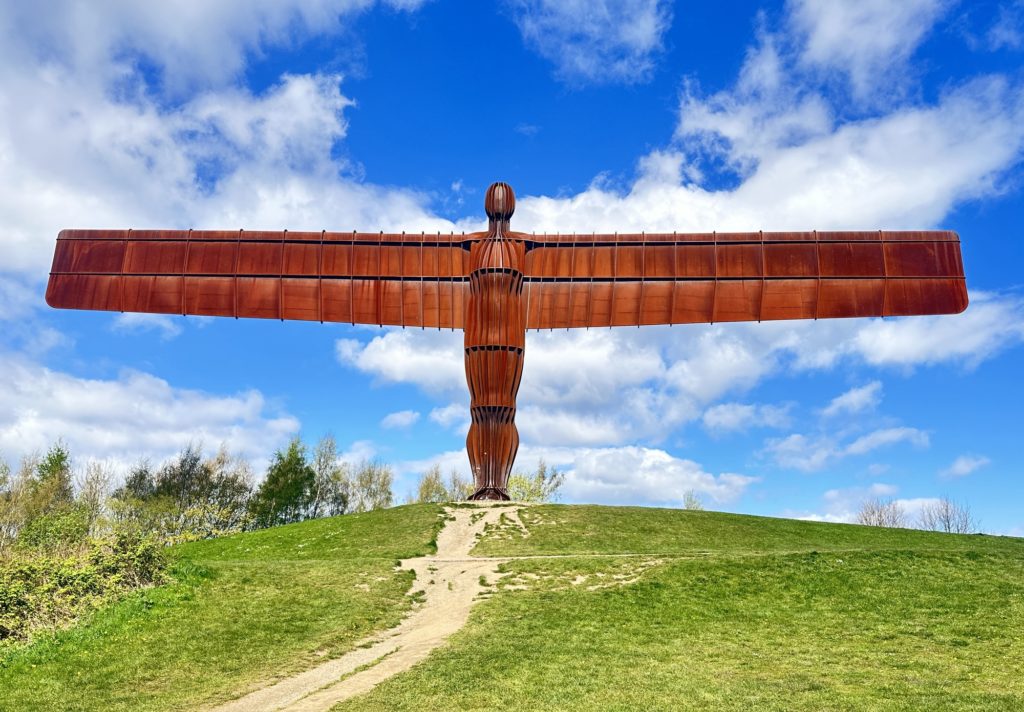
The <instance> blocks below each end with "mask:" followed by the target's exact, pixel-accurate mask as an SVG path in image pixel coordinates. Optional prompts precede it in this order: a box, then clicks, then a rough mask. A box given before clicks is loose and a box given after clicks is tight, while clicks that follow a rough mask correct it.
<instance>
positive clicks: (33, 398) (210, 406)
mask: <svg viewBox="0 0 1024 712" xmlns="http://www.w3.org/2000/svg"><path fill="white" fill-rule="evenodd" d="M0 392H2V393H3V394H4V397H3V399H0V451H2V452H3V453H4V454H5V455H6V456H8V457H20V456H23V455H25V454H28V453H31V452H33V451H42V450H45V449H46V448H47V447H49V446H50V445H51V444H52V443H53V442H54V441H55V440H57V439H58V438H63V439H64V440H65V441H66V442H67V443H68V445H69V447H70V449H71V451H72V452H73V453H74V454H75V456H76V457H81V458H84V459H95V460H109V461H112V462H116V463H117V464H119V465H121V466H125V465H127V464H129V463H131V462H132V461H134V460H136V459H137V458H139V457H140V456H143V455H145V456H147V457H151V458H153V459H154V460H155V461H159V460H161V459H164V458H167V457H170V456H171V455H173V454H174V453H175V452H177V451H178V450H180V449H181V448H182V447H183V446H185V445H187V444H188V443H189V442H197V443H199V442H201V443H203V444H205V445H206V446H208V447H216V446H218V445H220V444H221V443H226V444H228V446H229V447H230V448H231V450H232V452H234V453H237V454H239V455H242V456H245V457H246V458H248V459H249V460H251V461H252V462H253V463H254V465H256V466H257V469H256V471H260V469H261V468H260V465H261V464H263V463H265V462H266V461H267V460H268V458H269V457H270V454H271V453H272V452H273V450H274V449H275V448H276V447H278V446H280V445H281V444H282V443H284V442H286V441H287V440H288V438H289V437H291V436H292V435H293V434H294V433H295V432H297V431H298V429H299V423H298V421H297V420H296V419H295V418H294V417H292V416H291V415H288V414H287V413H268V412H267V411H268V408H267V404H266V401H265V399H264V397H263V395H262V394H260V393H259V392H258V391H246V392H242V393H237V394H234V395H216V394H211V393H205V392H202V391H195V390H186V389H180V388H174V387H173V386H171V385H170V384H169V383H167V381H165V380H163V379H160V378H157V377H155V376H152V375H149V374H146V373H140V372H137V371H124V372H122V373H121V374H120V375H119V376H118V377H117V378H116V379H90V378H78V377H75V376H72V375H70V374H66V373H59V372H56V371H53V370H50V369H47V368H44V367H43V366H40V365H38V364H35V363H32V362H30V361H28V360H26V359H24V358H23V357H20V356H11V355H5V356H4V357H3V368H0Z"/></svg>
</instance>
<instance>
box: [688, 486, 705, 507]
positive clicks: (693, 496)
mask: <svg viewBox="0 0 1024 712" xmlns="http://www.w3.org/2000/svg"><path fill="white" fill-rule="evenodd" d="M683 509H689V510H692V511H695V512H700V511H703V509H704V503H703V502H702V501H701V499H700V495H699V494H697V493H696V492H695V491H694V490H692V489H688V490H686V493H685V494H683Z"/></svg>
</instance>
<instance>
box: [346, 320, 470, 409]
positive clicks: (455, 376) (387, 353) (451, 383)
mask: <svg viewBox="0 0 1024 712" xmlns="http://www.w3.org/2000/svg"><path fill="white" fill-rule="evenodd" d="M462 340H463V336H462V333H461V332H453V331H434V330H431V331H418V332H417V331H416V330H413V329H389V330H387V331H385V332H384V333H383V334H381V335H379V336H374V337H373V338H372V339H371V340H370V341H369V342H368V343H365V344H364V343H362V342H361V341H358V340H357V339H339V340H338V341H337V342H336V343H335V350H336V354H337V356H338V360H339V361H340V362H341V363H342V364H344V365H346V366H352V367H354V368H357V369H359V370H360V371H363V372H364V373H369V374H372V375H374V376H376V377H377V378H378V379H380V380H381V381H382V382H384V383H415V384H416V385H418V386H420V387H421V388H423V389H424V390H426V391H427V392H428V393H431V394H435V395H446V394H456V393H457V394H461V393H462V392H463V391H464V390H465V388H466V372H465V367H464V366H463V362H462V358H460V356H462Z"/></svg>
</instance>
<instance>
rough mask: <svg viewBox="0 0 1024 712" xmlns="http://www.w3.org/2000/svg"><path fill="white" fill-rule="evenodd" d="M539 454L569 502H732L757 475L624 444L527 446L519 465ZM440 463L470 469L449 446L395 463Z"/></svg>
mask: <svg viewBox="0 0 1024 712" xmlns="http://www.w3.org/2000/svg"><path fill="white" fill-rule="evenodd" d="M539 459H543V460H544V461H545V462H546V463H547V464H548V465H550V466H554V467H556V468H557V469H558V470H560V471H562V472H564V473H565V475H566V478H565V484H564V485H563V494H564V496H565V498H566V499H567V500H568V501H571V502H592V503H609V504H624V503H630V504H643V505H659V506H676V507H677V506H680V505H681V503H682V501H683V497H684V496H685V494H686V493H687V492H688V491H690V490H692V491H694V492H696V493H697V494H701V495H705V496H707V497H708V498H710V499H711V500H713V501H715V502H718V503H721V504H725V503H729V502H733V501H735V500H736V499H738V498H739V497H740V496H741V495H743V494H744V493H745V492H746V491H747V489H748V488H749V487H750V486H751V485H752V484H754V483H755V482H757V481H758V479H757V478H755V477H748V476H746V475H740V474H734V473H721V474H719V475H713V474H710V473H708V472H706V471H705V470H704V469H703V468H702V467H701V466H700V465H699V464H698V463H696V462H693V461H692V460H686V459H680V458H677V457H674V456H672V455H670V454H669V453H667V452H665V451H664V450H659V449H655V448H646V447H637V446H632V445H630V446H625V447H604V448H588V447H581V448H568V447H531V446H524V447H522V448H521V449H520V451H519V455H518V457H517V459H516V462H517V467H516V469H517V470H526V469H529V468H531V467H533V466H534V464H535V463H536V462H537V461H538V460H539ZM434 464H439V465H440V466H441V470H442V471H443V472H447V471H449V470H451V469H456V470H460V471H462V472H464V473H465V472H468V471H469V462H468V460H467V459H466V453H465V451H464V450H453V451H450V452H446V453H441V454H439V455H437V456H435V457H432V458H427V459H423V460H415V461H408V462H404V463H399V464H398V465H397V466H396V470H397V471H398V472H399V473H400V474H402V475H408V476H412V475H415V474H417V473H421V472H423V471H425V470H426V469H427V468H428V467H430V466H432V465H434Z"/></svg>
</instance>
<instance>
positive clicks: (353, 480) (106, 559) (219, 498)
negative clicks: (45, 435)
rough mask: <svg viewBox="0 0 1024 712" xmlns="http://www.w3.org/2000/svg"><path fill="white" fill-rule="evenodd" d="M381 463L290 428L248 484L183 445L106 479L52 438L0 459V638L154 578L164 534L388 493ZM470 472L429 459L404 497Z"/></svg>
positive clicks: (283, 520)
mask: <svg viewBox="0 0 1024 712" xmlns="http://www.w3.org/2000/svg"><path fill="white" fill-rule="evenodd" d="M563 481H564V475H563V474H562V473H560V472H559V471H558V470H556V469H554V468H549V467H548V466H547V465H545V464H544V462H543V461H541V462H539V463H538V466H537V469H536V470H535V471H533V472H529V473H521V472H520V473H516V474H514V475H513V476H512V477H511V479H510V481H509V493H510V495H511V496H512V499H513V500H516V501H526V502H541V501H551V500H553V499H555V498H557V496H558V490H559V488H560V487H561V485H562V482H563ZM393 486H394V475H393V472H392V469H391V467H390V466H388V465H386V464H382V463H380V462H372V461H363V462H360V463H357V464H351V463H348V462H345V461H343V460H341V459H340V457H339V453H338V449H337V444H336V442H335V440H334V438H333V437H331V436H329V435H328V436H325V437H323V438H321V439H320V440H319V441H318V442H317V443H316V445H314V446H313V447H312V448H309V447H307V446H306V445H305V444H304V443H303V442H302V441H301V440H300V439H299V438H294V439H293V440H291V441H290V442H289V443H288V444H287V445H286V446H285V447H283V448H281V449H279V450H278V451H277V452H275V453H274V455H273V457H272V458H271V461H270V464H269V466H268V468H267V471H266V473H265V476H264V477H263V478H262V479H261V480H260V481H259V482H258V483H257V480H256V477H255V476H254V474H253V471H252V467H251V466H250V464H249V463H248V462H247V461H246V460H245V459H244V458H241V457H237V456H234V455H232V454H231V453H229V452H228V451H227V450H226V449H225V448H223V447H222V448H221V449H220V450H218V451H217V452H216V453H214V454H213V455H212V456H207V455H206V454H204V453H203V451H202V448H201V447H199V446H195V445H189V446H187V447H185V448H184V449H183V450H182V451H181V452H180V453H178V454H177V455H176V456H175V457H173V458H171V459H170V460H168V461H167V462H164V463H162V464H160V465H159V466H154V465H152V464H151V463H150V462H149V461H148V460H141V461H139V462H138V463H137V464H136V465H134V466H133V467H131V468H130V470H129V472H128V473H127V475H126V476H125V477H124V479H123V481H122V482H121V483H120V484H119V485H118V486H116V487H115V476H114V471H113V469H112V468H111V467H110V466H109V465H105V464H103V463H97V462H90V463H89V464H87V465H86V466H85V467H84V468H76V467H75V466H74V465H73V463H72V458H71V452H70V451H69V450H68V448H67V446H66V445H65V444H64V443H61V442H58V443H57V444H55V445H53V446H52V447H51V448H50V449H49V450H48V451H47V452H46V453H45V454H44V455H32V456H28V457H25V458H23V459H22V461H21V463H20V465H19V467H18V468H17V470H12V469H11V468H10V467H9V466H8V464H7V463H5V462H4V461H3V460H0V646H2V645H3V644H4V642H5V641H11V640H15V641H17V640H24V639H26V638H27V637H28V635H29V634H30V633H31V632H32V631H33V630H37V629H53V628H56V627H60V626H62V625H66V624H67V623H69V622H71V621H73V620H75V619H77V618H78V617H80V616H81V615H82V614H83V613H85V612H87V611H89V610H91V609H94V608H97V607H99V606H101V605H104V604H106V603H108V602H109V601H111V600H113V599H114V598H117V597H118V596H120V595H122V594H123V593H124V592H126V591H129V590H133V589H136V588H139V587H144V586H149V585H152V584H154V583H159V582H160V581H161V580H162V579H163V578H164V576H165V568H166V565H167V561H166V557H165V555H164V548H165V547H166V546H167V545H170V544H175V543H179V542H185V541H193V540H197V539H206V538H210V537H216V536H223V535H226V534H232V533H236V532H241V531H247V530H253V529H262V528H265V527H272V526H277V525H279V524H290V523H293V522H299V521H303V520H306V519H316V518H319V517H331V516H335V515H339V514H346V513H350V512H366V511H369V510H373V509H382V508H385V507H390V506H392V504H393V503H394V500H395V497H394V492H393ZM472 491H473V486H472V483H471V482H470V481H469V480H468V479H467V478H466V477H464V476H463V475H462V474H461V473H459V472H456V471H453V472H450V473H449V474H448V477H447V478H444V477H443V476H442V474H441V469H440V467H437V466H435V467H432V468H430V469H428V470H427V471H426V472H425V473H423V475H422V476H421V477H420V478H419V480H418V482H417V484H416V488H415V491H414V492H413V493H410V495H409V496H408V497H407V498H406V501H408V502H447V501H461V500H464V499H466V498H467V497H468V496H469V495H470V494H472Z"/></svg>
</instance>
